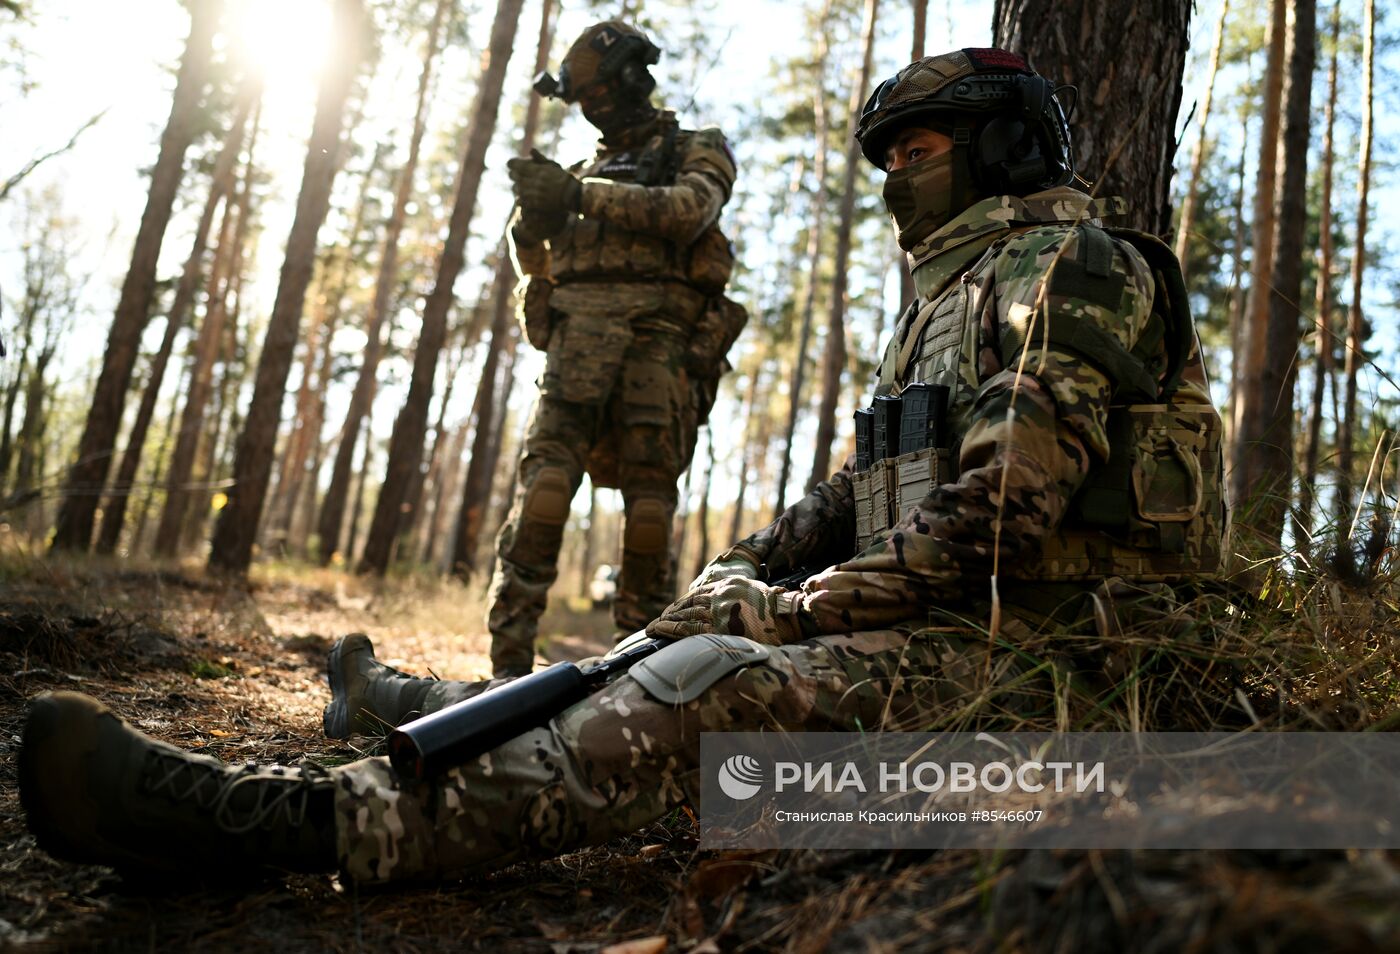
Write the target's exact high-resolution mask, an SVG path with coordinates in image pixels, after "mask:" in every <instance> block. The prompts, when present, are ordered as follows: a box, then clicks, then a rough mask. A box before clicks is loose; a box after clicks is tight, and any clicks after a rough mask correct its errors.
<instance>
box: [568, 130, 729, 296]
mask: <svg viewBox="0 0 1400 954" xmlns="http://www.w3.org/2000/svg"><path fill="white" fill-rule="evenodd" d="M693 135H694V132H693V131H691V130H686V129H681V128H679V126H678V125H677V123H676V121H675V118H674V117H672V116H670V115H669V114H667V115H665V116H663V117H662V118H661V119H660V120H659V129H658V131H657V133H656V134H655V135H654V136H652V137H651V139H650V140H649V141H648V142H647V144H646V145H645V146H643V147H641V148H640V149H629V150H626V151H624V152H614V153H607V154H605V155H603V156H600V157H599V158H597V159H595V160H594V161H593V162H592V163H589V164H586V165H583V164H580V165H579V166H576V167H575V168H574V170H573V171H574V172H576V173H577V174H578V175H579V176H582V177H586V178H597V179H611V180H612V181H614V182H625V183H632V184H636V185H643V186H669V185H673V184H674V183H675V181H676V176H677V174H678V173H679V171H680V166H681V159H682V158H683V157H684V156H685V152H686V148H687V146H688V144H689V141H690V138H691V137H692V136H693ZM550 251H551V269H550V277H551V278H552V279H553V281H554V283H555V284H556V285H562V284H566V283H568V282H577V281H592V282H599V281H622V282H626V281H677V282H683V283H685V284H687V285H689V286H691V287H692V288H694V289H696V290H697V291H699V292H700V293H701V294H703V295H706V296H713V295H720V294H722V293H723V292H724V287H725V285H726V284H728V282H729V276H730V274H731V273H732V272H733V270H734V252H733V248H732V246H731V245H730V243H729V239H727V238H726V237H725V235H724V233H723V232H722V231H720V228H719V226H718V225H717V224H716V225H711V226H710V227H709V228H708V229H706V230H705V231H704V232H702V233H701V234H700V236H699V238H697V239H696V240H695V241H694V242H692V243H691V244H690V245H689V246H684V247H683V246H679V245H677V244H676V243H675V242H672V241H670V240H668V239H664V238H661V237H660V236H656V235H647V234H646V233H644V232H634V231H631V230H630V229H625V228H623V227H621V226H618V225H614V224H612V223H610V222H604V221H602V220H601V219H593V218H582V217H575V218H572V219H571V220H570V222H569V225H568V226H567V227H566V228H565V230H564V231H563V232H562V233H561V234H560V235H558V236H556V237H555V238H553V239H552V240H551V241H550Z"/></svg>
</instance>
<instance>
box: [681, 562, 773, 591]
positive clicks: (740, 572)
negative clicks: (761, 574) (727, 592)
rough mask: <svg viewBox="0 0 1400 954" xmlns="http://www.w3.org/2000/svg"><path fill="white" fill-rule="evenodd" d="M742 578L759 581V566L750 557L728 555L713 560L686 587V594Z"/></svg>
mask: <svg viewBox="0 0 1400 954" xmlns="http://www.w3.org/2000/svg"><path fill="white" fill-rule="evenodd" d="M735 578H741V579H745V580H756V579H758V566H757V564H755V563H754V562H753V561H752V560H750V559H749V558H748V557H746V556H743V555H742V554H739V553H726V554H724V555H723V556H721V557H719V558H718V559H715V560H711V561H710V562H709V564H708V565H707V566H706V567H705V569H703V570H701V571H700V575H699V576H697V577H696V578H695V579H693V580H691V581H690V585H689V586H688V587H686V592H687V593H688V592H690V591H691V590H698V589H700V587H702V586H705V585H707V584H710V583H714V582H716V581H717V580H730V579H735Z"/></svg>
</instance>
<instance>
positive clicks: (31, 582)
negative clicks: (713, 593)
mask: <svg viewBox="0 0 1400 954" xmlns="http://www.w3.org/2000/svg"><path fill="white" fill-rule="evenodd" d="M0 541H3V536H0ZM480 621H481V596H480V594H479V592H478V593H474V594H472V595H468V591H466V590H463V589H462V588H460V587H458V586H456V585H455V584H445V583H438V582H423V581H414V580H400V581H396V582H392V583H390V584H386V585H383V586H379V587H374V586H371V585H369V584H367V583H365V582H363V581H357V580H354V579H347V578H346V577H345V576H344V575H343V574H338V573H329V572H327V573H322V572H320V571H316V570H309V569H304V568H302V569H297V568H281V569H269V570H259V571H257V572H255V573H254V575H253V579H252V582H251V585H249V586H247V587H229V586H227V585H224V584H220V583H216V582H212V581H210V580H207V579H206V578H205V577H204V576H203V575H202V573H201V572H199V571H198V570H195V569H191V568H183V569H172V568H170V567H157V566H151V565H133V564H131V563H129V562H122V563H116V562H103V561H98V560H85V561H81V562H76V563H62V564H57V563H54V562H49V561H44V560H40V559H38V558H36V557H33V556H31V555H26V554H25V553H24V552H23V551H21V550H17V549H15V548H13V547H10V548H9V549H8V550H6V549H4V548H3V546H0V950H4V949H16V950H25V951H29V950H116V951H126V950H159V951H179V950H200V951H211V950H247V949H251V948H254V947H260V946H266V947H269V948H272V949H276V950H278V951H293V952H299V951H320V950H332V951H359V950H394V951H420V950H421V951H436V950H463V949H466V950H486V951H539V952H548V954H584V952H599V951H605V952H608V954H655V952H658V951H661V950H670V951H692V952H700V954H709V952H718V951H730V950H735V951H742V950H755V951H779V950H789V951H809V950H828V949H829V950H859V951H889V952H896V951H897V952H903V951H911V950H938V951H940V952H946V951H1022V950H1026V951H1030V950H1037V951H1040V950H1045V951H1066V952H1069V951H1075V952H1079V951H1099V950H1102V951H1118V950H1150V951H1177V950H1187V949H1194V950H1211V951H1216V950H1218V951H1255V950H1257V951H1275V950H1278V951H1290V950H1299V951H1303V950H1308V951H1314V950H1357V951H1361V950H1397V951H1400V904H1397V902H1400V859H1397V858H1396V857H1394V856H1393V855H1391V854H1387V853H1382V852H1374V851H1367V852H1329V853H1319V852H1272V853H1262V852H1253V853H1250V852H1235V853H1225V852H1164V851H1156V852H1139V853H1126V852H1124V853H1119V852H1005V853H988V852H976V851H947V852H940V853H934V852H912V851H904V852H894V853H891V852H825V853H795V852H789V853H777V852H767V853H735V852H730V853H716V852H705V851H700V850H699V849H698V848H697V838H696V834H695V830H694V828H693V824H692V822H691V820H690V819H689V818H688V817H687V816H686V815H683V814H682V815H678V816H677V817H675V818H673V819H669V820H667V821H665V822H662V823H658V824H656V825H653V826H652V827H651V828H649V829H647V830H645V831H642V832H639V833H637V834H635V835H633V836H630V837H627V838H623V839H618V840H615V841H613V842H610V843H608V844H606V845H603V846H601V847H598V848H594V849H590V850H586V851H580V852H576V853H574V854H571V855H568V856H565V857H563V858H560V859H557V860H554V861H550V862H544V863H539V864H520V865H516V866H514V867H512V868H509V869H507V870H505V871H502V872H499V873H496V874H494V875H490V876H487V877H483V878H477V879H473V880H469V881H464V882H459V883H451V884H442V885H434V886H431V887H424V886H415V887H395V888H391V889H383V888H380V889H375V890H372V891H371V890H366V889H356V888H355V887H354V886H353V885H351V884H346V883H342V882H341V881H340V880H339V878H337V877H334V876H305V875H292V876H273V877H269V878H267V879H266V880H265V881H263V882H261V883H259V884H257V885H255V886H253V887H252V888H251V889H249V888H244V889H240V890H237V891H232V890H229V889H227V888H217V887H203V886H190V885H185V886H180V887H178V888H177V887H172V886H170V885H165V886H153V885H140V884H133V883H128V882H126V881H124V880H123V879H122V878H121V877H120V876H118V875H116V874H114V873H113V872H112V871H111V870H110V869H106V868H102V867H92V866H89V867H84V866H77V865H71V864H67V863H64V862H59V861H55V860H53V859H51V858H49V857H48V856H47V855H45V854H44V853H43V852H42V851H40V850H38V849H37V848H36V847H35V844H34V840H33V838H32V837H31V836H30V835H29V833H28V831H27V829H26V828H25V825H24V818H23V814H22V812H21V810H20V805H19V798H18V792H17V787H16V770H15V764H16V760H15V755H16V752H17V749H18V744H19V739H20V731H21V727H22V724H23V719H24V714H25V708H26V700H27V699H29V698H30V697H31V696H33V695H35V694H37V693H39V692H42V691H44V690H47V689H75V690H79V691H82V692H86V693H89V694H91V695H94V696H96V697H98V698H99V699H101V700H103V701H104V702H106V703H107V704H108V705H110V706H111V707H112V708H113V709H114V710H115V711H117V712H118V713H119V714H120V715H122V716H123V717H124V718H126V719H127V720H129V721H130V722H132V723H133V724H134V725H136V726H138V727H139V728H141V729H142V730H143V731H145V732H147V733H149V734H151V735H153V736H156V737H158V738H161V739H164V740H166V741H168V742H171V743H174V744H176V745H179V746H181V747H184V748H187V749H190V750H195V751H200V752H204V753H209V754H214V755H217V756H218V757H220V758H222V759H224V760H226V761H231V762H240V761H248V760H256V761H280V762H283V763H284V764H285V763H294V762H295V761H297V760H298V759H300V758H302V757H303V756H307V757H310V758H312V759H315V760H318V761H321V762H323V763H339V762H343V761H346V760H350V759H354V758H357V757H359V756H360V755H362V754H364V753H363V752H361V751H360V750H358V749H356V748H355V747H353V746H351V745H347V744H344V743H338V742H333V741H330V740H327V739H326V738H324V736H323V735H322V734H321V723H320V715H321V707H322V706H323V705H324V703H325V701H326V698H327V691H326V688H325V678H324V660H325V654H326V651H327V650H328V649H329V647H330V645H331V644H332V642H333V641H334V640H335V638H336V637H337V636H339V635H342V634H344V633H347V632H352V631H355V630H360V631H363V632H366V633H368V634H369V635H370V636H371V638H372V639H373V640H374V642H375V646H376V649H377V650H378V653H379V655H380V657H381V658H383V659H384V660H385V661H387V662H389V663H391V664H393V665H397V666H400V667H402V668H405V669H407V670H409V671H413V672H419V673H425V674H426V673H427V672H428V671H430V670H431V671H432V672H434V673H436V674H437V675H439V676H443V677H445V678H476V677H480V676H483V675H485V674H486V670H487V668H488V664H487V659H486V649H487V637H486V635H485V633H484V632H483V629H482V625H481V622H480ZM543 630H544V632H546V633H552V634H554V637H555V638H553V639H552V640H551V641H550V642H549V646H548V654H549V656H550V657H551V658H554V659H558V658H578V657H581V656H584V655H588V654H591V653H593V652H596V651H598V650H599V649H602V648H604V647H605V646H606V645H608V643H609V637H610V623H609V620H608V619H607V618H606V614H604V613H600V612H595V611H591V610H587V609H578V608H575V609H570V608H567V607H566V608H563V609H559V610H551V613H550V615H549V616H547V617H546V620H545V625H544V627H543ZM566 633H567V634H569V635H568V636H565V635H564V634H566ZM352 741H354V740H352Z"/></svg>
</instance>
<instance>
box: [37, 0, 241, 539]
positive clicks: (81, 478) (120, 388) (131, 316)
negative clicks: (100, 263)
mask: <svg viewBox="0 0 1400 954" xmlns="http://www.w3.org/2000/svg"><path fill="white" fill-rule="evenodd" d="M190 6H191V11H190V34H189V38H188V39H187V40H186V42H185V52H184V56H183V57H182V58H181V60H180V72H179V74H178V76H177V79H176V81H175V95H174V99H173V101H172V102H171V106H170V118H169V119H168V120H167V121H166V124H165V131H164V133H162V134H161V140H160V154H159V155H158V156H157V158H156V164H155V167H154V168H153V169H152V170H151V188H150V191H149V192H148V193H147V196H146V208H145V211H143V212H142V213H141V225H140V227H139V228H138V229H137V232H136V244H135V247H134V248H133V250H132V254H131V267H130V268H129V269H127V273H126V279H125V280H124V281H123V282H122V290H121V297H120V299H118V301H117V310H116V314H115V315H114V316H113V318H112V327H111V330H110V331H109V332H108V334H107V349H106V352H105V353H104V355H103V358H102V372H101V373H100V374H99V375H98V378H97V384H96V386H95V387H94V388H93V392H92V408H91V410H90V411H88V416H87V422H86V423H85V424H84V425H83V434H82V437H81V438H79V440H78V450H77V455H76V460H75V461H74V463H73V466H72V468H71V469H70V470H69V471H68V477H67V480H66V482H65V484H64V499H63V505H62V507H60V509H59V512H58V522H57V526H56V527H55V529H54V537H53V549H54V550H76V551H86V550H87V549H88V547H89V546H90V545H91V543H92V525H93V523H94V521H95V519H96V514H97V504H98V500H99V499H100V498H99V495H100V494H101V492H102V489H103V485H104V484H105V483H106V481H107V471H108V468H109V465H110V462H111V459H112V451H113V449H114V448H115V447H116V443H117V431H118V430H119V429H120V428H121V421H122V411H123V409H124V408H125V406H126V392H127V389H128V388H129V387H130V386H131V373H132V370H133V368H134V367H135V366H136V353H137V350H138V349H139V348H140V346H141V333H142V332H143V331H144V330H145V328H146V321H147V318H148V317H149V315H150V311H151V300H152V298H153V297H154V295H155V284H156V263H157V261H158V260H159V259H160V247H161V244H162V243H163V241H164V239H165V228H166V226H167V225H168V224H169V222H170V212H171V209H172V208H173V206H174V204H175V193H176V192H177V191H178V190H179V188H180V180H181V178H182V175H183V171H184V164H185V152H186V150H187V149H188V148H189V145H190V142H191V141H192V140H193V139H194V136H195V133H196V131H197V129H198V128H199V101H200V98H201V97H202V96H203V93H204V86H205V79H206V76H207V74H208V70H209V59H210V52H211V50H212V47H213V37H214V30H215V28H216V26H217V24H218V19H219V12H220V6H221V5H220V4H218V3H217V2H216V0H194V2H193V3H192V4H191V5H190Z"/></svg>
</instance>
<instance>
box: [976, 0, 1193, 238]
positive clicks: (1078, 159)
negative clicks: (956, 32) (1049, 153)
mask: <svg viewBox="0 0 1400 954" xmlns="http://www.w3.org/2000/svg"><path fill="white" fill-rule="evenodd" d="M1191 7H1192V0H1144V2H1139V3H1104V2H1102V0H996V3H995V5H994V6H993V8H992V24H993V27H994V29H993V33H994V35H995V37H996V39H995V41H994V45H995V46H999V47H1002V48H1003V49H1007V50H1015V51H1016V52H1018V53H1022V54H1024V55H1025V56H1026V57H1027V58H1028V59H1029V60H1030V62H1031V64H1032V65H1033V66H1034V67H1035V68H1036V70H1037V71H1038V72H1039V73H1041V74H1042V75H1043V76H1045V77H1046V78H1047V79H1049V80H1051V81H1052V82H1055V83H1060V84H1065V85H1071V84H1072V85H1076V86H1078V87H1079V91H1080V92H1079V106H1078V108H1077V109H1076V110H1075V115H1074V159H1075V165H1076V167H1077V169H1078V172H1079V174H1080V175H1081V176H1083V177H1084V178H1086V179H1089V180H1091V181H1093V182H1094V183H1095V186H1094V193H1095V194H1096V195H1100V196H1111V195H1121V196H1124V197H1125V198H1127V200H1128V215H1127V217H1126V224H1127V225H1130V226H1132V227H1133V228H1136V229H1141V230H1142V231H1144V232H1152V233H1153V234H1155V235H1170V234H1171V227H1172V214H1171V212H1172V202H1171V179H1172V157H1173V155H1174V154H1175V152H1176V138H1175V137H1176V116H1177V110H1178V109H1179V108H1180V107H1181V76H1182V73H1183V72H1184V70H1185V68H1186V47H1187V44H1188V43H1189V41H1190V36H1191V34H1190V26H1191Z"/></svg>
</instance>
